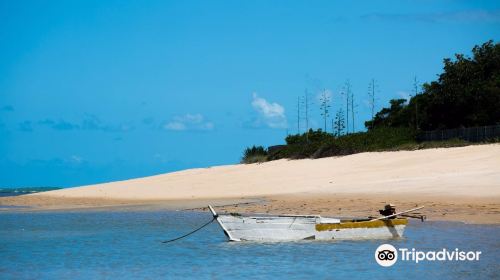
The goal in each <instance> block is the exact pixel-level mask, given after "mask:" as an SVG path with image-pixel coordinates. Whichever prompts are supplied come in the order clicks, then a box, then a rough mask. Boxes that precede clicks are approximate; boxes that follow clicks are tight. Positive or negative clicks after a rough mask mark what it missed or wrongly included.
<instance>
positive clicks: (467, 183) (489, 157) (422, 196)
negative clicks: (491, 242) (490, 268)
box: [0, 144, 500, 223]
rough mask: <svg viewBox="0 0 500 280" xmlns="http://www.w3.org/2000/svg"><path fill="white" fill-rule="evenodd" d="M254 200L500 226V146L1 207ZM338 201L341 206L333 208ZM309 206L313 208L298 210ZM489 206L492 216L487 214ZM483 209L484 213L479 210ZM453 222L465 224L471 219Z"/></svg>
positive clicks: (74, 191) (265, 166)
mask: <svg viewBox="0 0 500 280" xmlns="http://www.w3.org/2000/svg"><path fill="white" fill-rule="evenodd" d="M253 198H261V199H265V200H266V201H267V202H268V203H257V204H249V205H247V208H246V210H248V211H250V210H251V211H266V212H275V211H281V212H298V211H301V212H311V211H313V212H319V213H324V214H326V213H331V214H346V213H347V214H352V213H356V211H358V210H360V209H361V208H362V209H363V210H372V211H373V210H374V209H372V208H376V207H379V206H381V204H382V203H383V202H387V201H391V202H393V201H398V202H399V203H400V204H401V205H402V206H405V205H406V204H408V205H414V204H419V203H420V204H421V203H427V204H429V205H428V207H429V206H430V205H432V204H434V206H435V208H434V209H441V212H442V211H443V210H448V209H453V205H455V206H457V205H458V206H459V207H458V206H457V207H458V208H460V209H462V208H464V209H470V211H469V212H474V213H475V214H482V216H481V217H476V218H475V219H474V218H471V219H469V221H472V222H474V221H476V222H492V223H498V222H500V207H499V205H500V144H490V145H473V146H467V147H459V148H439V149H427V150H416V151H397V152H372V153H360V154H354V155H349V156H343V157H331V158H322V159H304V160H277V161H271V162H266V163H262V164H249V165H245V164H237V165H227V166H217V167H210V168H200V169H189V170H184V171H179V172H172V173H166V174H162V175H157V176H151V177H144V178H138V179H132V180H125V181H117V182H110V183H105V184H97V185H90V186H82V187H76V188H68V189H62V190H56V191H50V192H44V193H37V194H32V195H26V196H21V197H12V198H2V199H0V203H1V204H15V205H35V206H39V207H42V208H43V207H46V208H47V207H48V208H51V207H52V208H57V207H58V206H59V207H62V208H64V207H69V206H71V205H72V204H75V205H79V206H93V207H94V206H103V205H115V204H119V205H123V204H134V203H136V204H138V203H140V204H145V203H160V202H163V203H165V204H168V203H174V202H175V201H177V204H179V202H181V201H184V202H189V201H190V202H191V203H185V204H186V205H188V204H189V205H190V206H193V205H194V206H196V205H197V203H195V202H196V201H199V202H200V203H199V204H201V202H203V203H206V202H209V201H211V200H214V201H215V200H217V201H219V202H222V201H228V202H229V201H231V202H238V201H241V200H242V199H253ZM353 199H355V200H353ZM323 200H324V201H323ZM333 200H334V201H336V203H335V204H334V206H333V207H332V201H333ZM359 200H361V201H359ZM273 201H274V203H271V202H273ZM321 201H323V202H321ZM356 201H357V202H356ZM304 203H305V205H306V206H307V205H309V206H308V207H302V208H299V207H296V206H297V204H300V205H302V204H304ZM181 204H182V203H181ZM357 204H359V206H356V205H357ZM441 204H442V205H441ZM437 205H441V206H439V207H441V208H439V207H438V206H437ZM289 206H290V207H289ZM320 206H321V207H320ZM362 206H365V207H362ZM462 206H463V207H462ZM483 206H484V207H483ZM360 207H361V208H360ZM485 207H486V209H488V211H489V212H484V211H483V210H484V209H483V208H485ZM226 208H227V210H234V209H233V208H231V207H226ZM338 208H343V209H344V211H340V210H337V209H338ZM239 209H240V210H241V209H242V206H239ZM321 209H323V210H321ZM332 209H335V211H333V210H332ZM464 209H462V210H464ZM478 209H479V210H480V211H483V212H484V213H483V212H477V211H478ZM429 211H431V210H429ZM441 212H439V211H438V213H441ZM448 212H449V211H448ZM464 213H468V212H467V211H464ZM450 215H451V216H453V215H454V213H453V211H451V213H449V214H448V217H450ZM485 215H486V216H485ZM448 217H445V218H446V219H448ZM436 218H439V217H436ZM449 219H451V220H457V219H458V220H463V217H462V218H460V217H458V218H457V219H453V218H449Z"/></svg>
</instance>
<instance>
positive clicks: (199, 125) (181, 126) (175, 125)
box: [162, 114, 215, 131]
mask: <svg viewBox="0 0 500 280" xmlns="http://www.w3.org/2000/svg"><path fill="white" fill-rule="evenodd" d="M162 128H163V129H165V130H176V131H182V130H213V129H214V128H215V125H214V123H212V122H208V121H205V118H204V117H203V115H202V114H185V115H183V116H175V117H174V118H173V119H172V120H171V121H169V122H166V123H165V124H163V125H162Z"/></svg>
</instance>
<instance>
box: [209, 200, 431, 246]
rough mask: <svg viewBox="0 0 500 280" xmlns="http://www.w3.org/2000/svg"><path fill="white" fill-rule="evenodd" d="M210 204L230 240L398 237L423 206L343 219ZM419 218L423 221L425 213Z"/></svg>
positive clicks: (215, 217)
mask: <svg viewBox="0 0 500 280" xmlns="http://www.w3.org/2000/svg"><path fill="white" fill-rule="evenodd" d="M208 207H209V209H210V211H211V212H212V214H213V216H214V219H216V220H217V222H218V223H219V225H220V227H221V228H222V230H223V231H224V234H225V235H226V236H227V238H228V239H229V241H266V242H267V241H296V240H353V239H388V238H399V237H402V236H403V233H404V230H405V227H406V225H407V224H408V219H407V218H406V217H401V216H403V214H405V213H409V212H413V211H416V210H418V209H421V208H423V206H422V207H418V208H415V209H410V210H407V211H403V212H400V213H397V214H394V215H388V216H383V217H380V218H375V219H371V218H359V219H357V218H356V219H341V218H327V217H322V216H319V215H276V216H274V215H258V214H257V215H253V214H252V215H243V214H237V213H231V214H217V213H216V212H215V210H214V209H213V208H212V206H210V205H209V206H208ZM408 217H416V216H408ZM418 217H419V218H421V219H422V221H423V219H424V217H425V216H418Z"/></svg>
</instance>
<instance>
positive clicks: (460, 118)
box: [242, 41, 500, 163]
mask: <svg viewBox="0 0 500 280" xmlns="http://www.w3.org/2000/svg"><path fill="white" fill-rule="evenodd" d="M472 54H473V56H472V57H466V56H465V55H462V54H457V55H455V60H451V59H444V67H443V70H444V71H443V73H442V74H441V75H439V78H438V80H437V81H433V82H431V83H425V84H424V85H423V87H422V89H423V90H422V91H421V92H420V93H418V92H417V91H416V92H415V93H418V94H415V95H414V96H413V97H412V98H411V99H410V100H408V101H407V100H405V99H393V100H390V101H389V105H390V106H389V107H387V108H383V109H382V110H380V111H379V112H377V113H376V114H375V115H374V116H373V119H372V120H369V121H367V122H365V126H366V128H367V131H366V132H357V133H351V134H345V135H341V133H339V132H340V130H341V127H342V125H343V124H342V123H341V124H338V125H337V127H339V129H338V131H336V133H327V132H324V131H322V130H321V129H318V130H313V129H309V130H308V131H307V132H305V133H303V134H297V135H289V136H287V137H286V139H285V141H286V145H282V146H279V147H278V148H273V149H270V150H267V149H265V148H264V147H261V146H259V147H255V146H253V147H251V148H247V149H246V150H245V152H244V155H243V158H242V162H244V163H254V162H263V161H267V160H275V159H281V158H290V159H300V158H320V157H329V156H340V155H349V154H354V153H360V152H371V151H394V150H416V149H425V148H438V147H457V146H465V145H469V144H470V143H469V142H467V141H465V140H460V139H448V140H445V141H439V142H438V141H434V142H419V141H417V139H418V135H419V134H420V133H421V132H422V131H425V130H435V129H455V128H464V127H473V126H487V125H500V44H498V43H496V44H495V43H493V41H488V42H486V43H484V44H483V45H481V46H475V47H474V48H473V49H472ZM323 106H324V108H326V106H325V105H323ZM322 116H323V117H325V118H326V116H327V113H326V109H325V113H322ZM325 127H326V119H325ZM342 129H343V128H342ZM497 135H498V134H497ZM487 141H488V142H499V139H498V138H492V139H487Z"/></svg>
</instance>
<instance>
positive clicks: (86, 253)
mask: <svg viewBox="0 0 500 280" xmlns="http://www.w3.org/2000/svg"><path fill="white" fill-rule="evenodd" d="M211 218H212V217H211V215H210V214H209V213H205V212H192V211H125V210H123V211H122V210H112V211H110V210H106V211H89V210H87V211H64V212H63V211H52V212H50V211H48V212H39V211H37V212H34V211H26V210H18V209H16V210H5V209H4V210H2V211H0V279H500V238H499V237H500V227H499V226H491V225H467V224H463V223H457V222H432V221H429V222H420V221H411V222H410V224H409V226H408V227H407V230H406V232H405V237H404V238H402V239H390V240H368V241H327V242H325V241H300V242H280V243H264V242H228V241H227V240H226V237H225V236H224V234H223V232H222V231H221V229H220V228H219V226H218V224H217V223H216V222H213V223H211V224H209V225H208V226H207V227H205V228H203V229H201V230H200V231H198V232H196V233H194V234H192V235H190V236H188V237H186V238H183V239H180V240H178V241H175V242H171V243H162V241H164V240H168V239H172V238H175V237H178V236H181V235H183V234H185V233H187V232H190V231H192V230H193V229H195V228H197V227H199V226H200V225H203V224H204V223H206V222H207V221H210V220H211ZM381 244H390V245H392V246H394V247H395V248H397V249H398V250H399V249H401V248H405V249H408V250H409V251H411V250H412V249H415V250H416V251H423V252H429V251H440V250H443V249H446V250H448V251H454V250H456V249H457V250H460V251H481V254H480V258H479V260H473V261H457V260H454V261H430V260H426V261H420V262H419V263H416V262H414V261H403V260H401V256H399V258H398V260H397V261H396V263H395V264H394V265H393V266H390V267H382V266H380V265H379V264H378V263H377V262H376V260H375V250H376V249H377V247H378V246H380V245H381Z"/></svg>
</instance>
